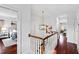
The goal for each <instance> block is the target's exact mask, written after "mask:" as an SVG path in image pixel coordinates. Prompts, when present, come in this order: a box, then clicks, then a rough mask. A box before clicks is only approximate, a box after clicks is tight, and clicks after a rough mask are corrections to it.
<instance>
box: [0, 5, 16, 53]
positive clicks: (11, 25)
mask: <svg viewBox="0 0 79 59" xmlns="http://www.w3.org/2000/svg"><path fill="white" fill-rule="evenodd" d="M16 53H17V13H16V12H15V11H12V10H10V9H7V8H6V7H1V6H0V54H16Z"/></svg>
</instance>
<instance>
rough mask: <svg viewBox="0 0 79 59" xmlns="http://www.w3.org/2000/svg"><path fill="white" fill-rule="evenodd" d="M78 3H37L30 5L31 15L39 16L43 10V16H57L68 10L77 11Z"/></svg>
mask: <svg viewBox="0 0 79 59" xmlns="http://www.w3.org/2000/svg"><path fill="white" fill-rule="evenodd" d="M78 9H79V5H78V4H39V5H32V14H33V16H41V15H42V10H44V13H45V16H51V15H52V16H58V15H60V14H65V13H69V12H74V11H78Z"/></svg>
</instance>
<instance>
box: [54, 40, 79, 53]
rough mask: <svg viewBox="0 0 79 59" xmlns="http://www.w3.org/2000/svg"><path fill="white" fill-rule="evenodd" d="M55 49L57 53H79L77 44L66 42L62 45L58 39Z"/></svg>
mask: <svg viewBox="0 0 79 59" xmlns="http://www.w3.org/2000/svg"><path fill="white" fill-rule="evenodd" d="M65 43H66V44H65ZM55 50H56V53H57V54H78V50H77V44H75V43H70V42H64V43H63V44H62V45H60V44H59V41H58V44H57V46H56V48H55Z"/></svg>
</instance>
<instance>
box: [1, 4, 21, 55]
mask: <svg viewBox="0 0 79 59" xmlns="http://www.w3.org/2000/svg"><path fill="white" fill-rule="evenodd" d="M0 7H1V8H4V9H8V10H12V11H14V12H17V19H18V20H17V39H18V40H17V54H21V53H22V44H21V43H22V40H21V39H22V34H21V33H22V23H21V22H22V19H21V18H22V16H21V10H19V9H18V8H15V7H13V6H10V5H9V4H0Z"/></svg>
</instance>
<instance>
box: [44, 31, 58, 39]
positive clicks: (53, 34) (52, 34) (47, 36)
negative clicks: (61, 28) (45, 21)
mask: <svg viewBox="0 0 79 59" xmlns="http://www.w3.org/2000/svg"><path fill="white" fill-rule="evenodd" d="M57 33H58V32H55V33H52V34H50V35H49V36H46V37H45V38H43V40H45V39H48V38H49V37H51V36H53V35H55V34H57Z"/></svg>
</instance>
